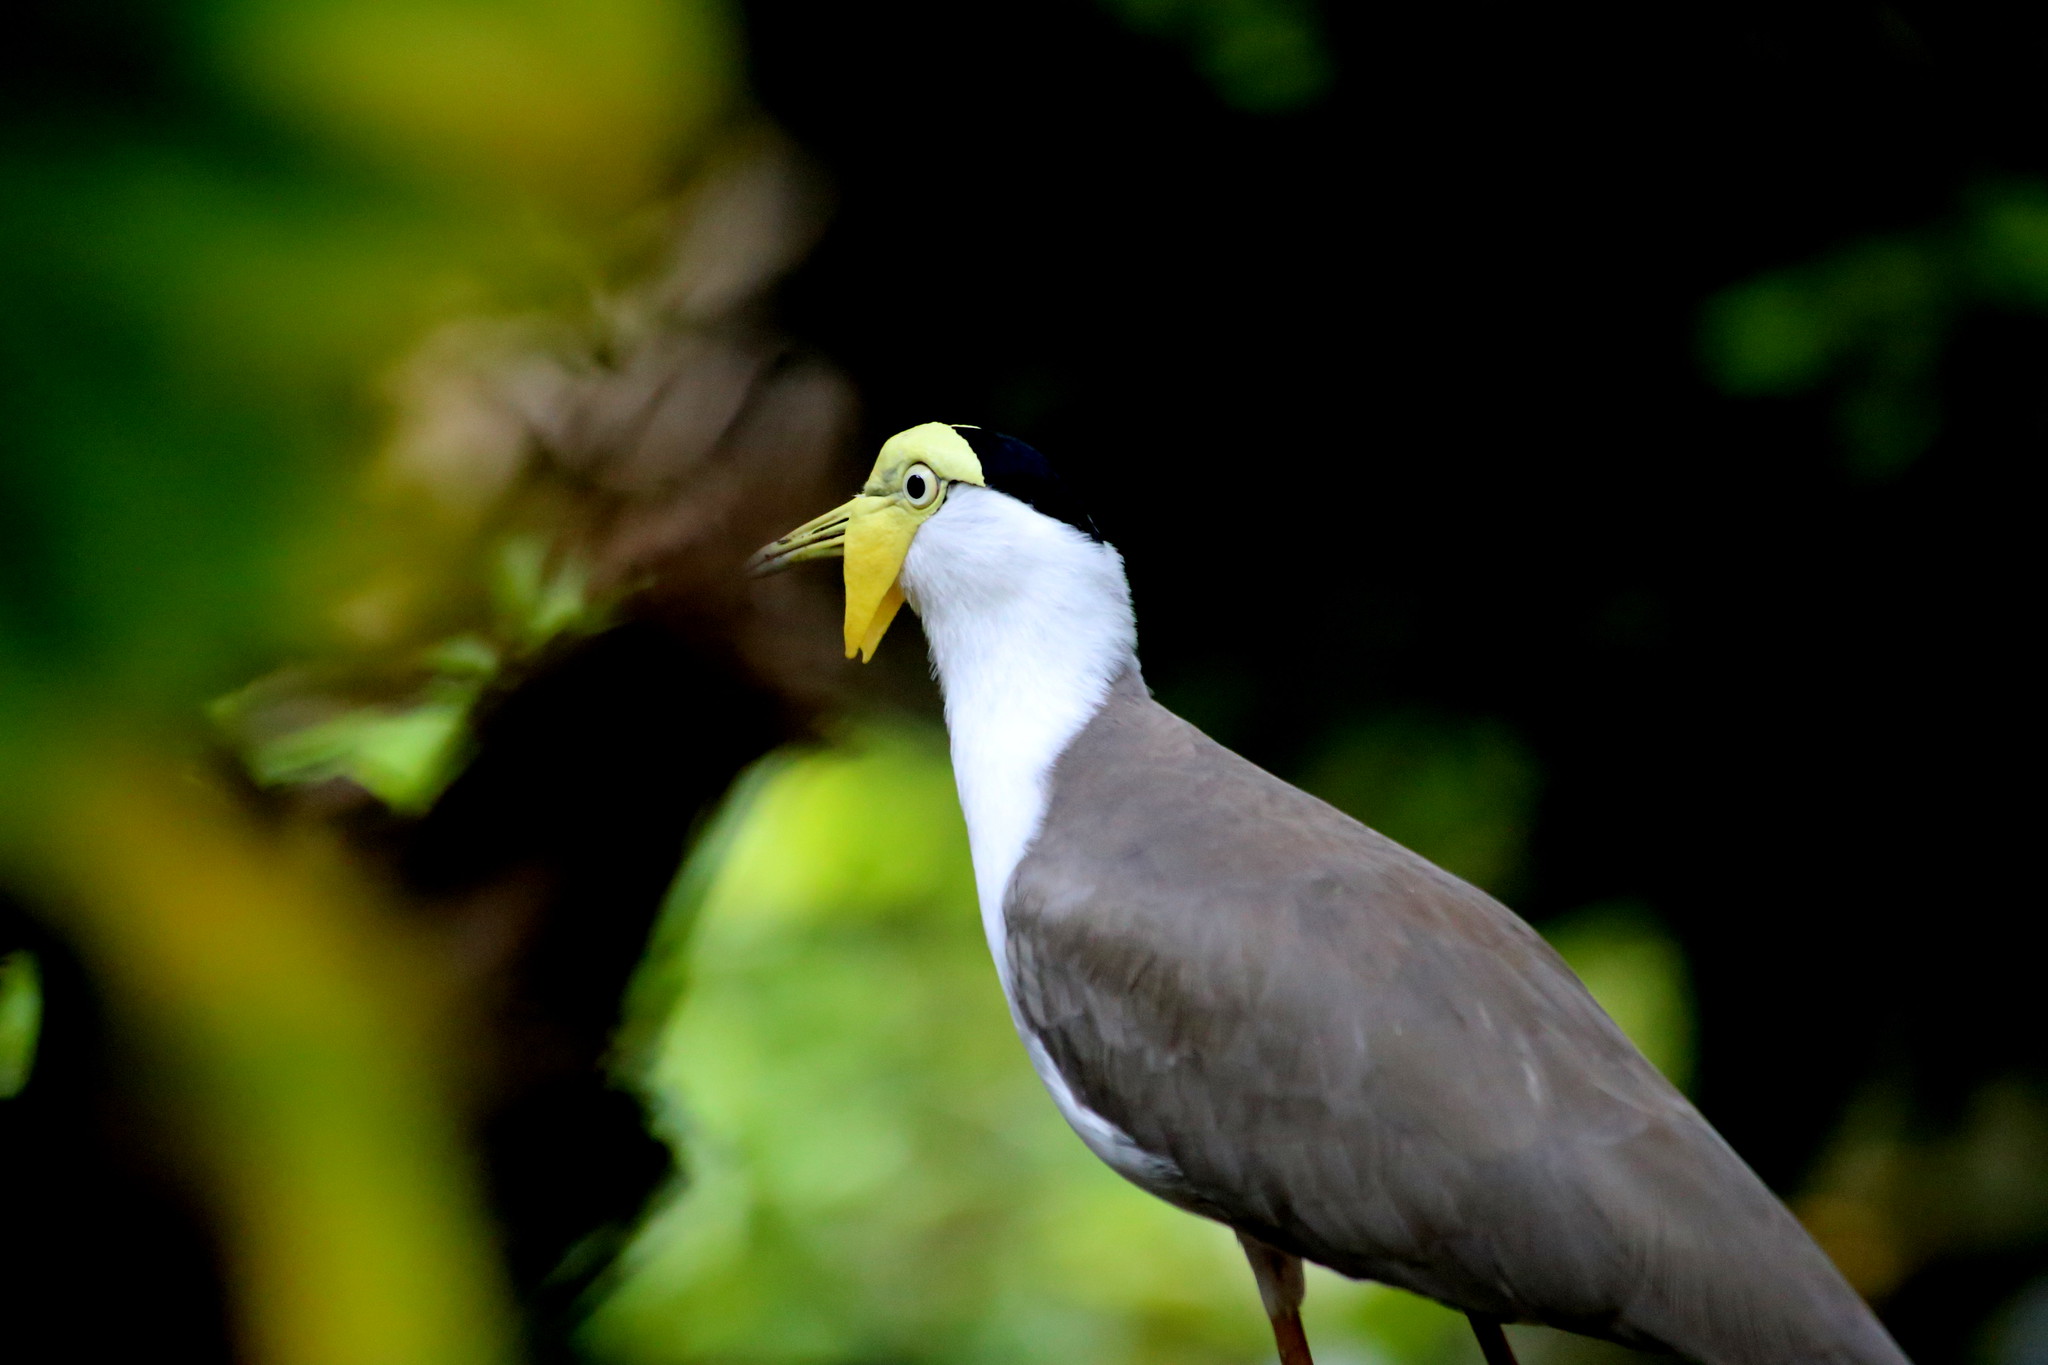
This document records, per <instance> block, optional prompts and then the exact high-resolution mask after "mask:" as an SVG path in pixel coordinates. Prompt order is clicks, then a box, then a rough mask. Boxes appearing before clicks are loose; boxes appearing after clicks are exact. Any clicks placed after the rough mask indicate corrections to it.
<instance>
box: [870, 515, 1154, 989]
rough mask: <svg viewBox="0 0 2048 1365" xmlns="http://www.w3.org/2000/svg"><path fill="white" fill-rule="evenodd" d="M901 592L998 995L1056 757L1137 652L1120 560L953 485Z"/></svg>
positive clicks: (1075, 534)
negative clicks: (1019, 883)
mask: <svg viewBox="0 0 2048 1365" xmlns="http://www.w3.org/2000/svg"><path fill="white" fill-rule="evenodd" d="M903 591H904V596H905V597H906V598H907V599H908V600H909V603H910V605H911V607H912V608H914V609H915V610H916V612H917V614H918V616H919V617H920V618H921V619H922V621H923V624H924V633H925V638H926V639H928V640H929V641H930V642H931V650H932V670H933V672H934V673H936V674H937V675H938V679H939V687H940V689H941V690H942V691H943V692H944V693H945V698H946V730H947V733H948V734H949V735H950V736H951V738H952V745H953V780H954V782H955V783H956V784H957V785H958V787H959V789H960V809H961V812H962V813H963V814H964V815H965V816H966V817H967V838H968V843H969V845H970V846H971V847H972V849H973V852H974V882H975V889H976V891H977V892H978V893H979V894H980V897H981V921H982V927H983V928H984V929H985V930H986V931H987V933H988V940H989V949H990V951H991V952H992V953H994V954H995V959H996V971H997V973H998V974H999V975H1000V976H1001V977H1002V978H1003V989H1004V992H1005V993H1006V994H1007V993H1008V991H1009V987H1010V980H1009V954H1008V952H1007V950H1006V946H1005V937H1004V933H1003V896H1004V893H1005V892H1006V891H1007V890H1008V887H1009V883H1010V874H1011V873H1012V872H1014V871H1015V870H1016V867H1017V863H1018V862H1019V861H1020V860H1021V859H1022V858H1023V856H1024V851H1025V849H1027V848H1028V847H1029V846H1030V844H1031V841H1032V839H1033V838H1035V837H1036V836H1037V834H1038V827H1039V824H1040V822H1041V821H1042V820H1043V819H1044V818H1045V803H1046V784H1047V780H1048V779H1049V777H1050V776H1051V773H1052V765H1053V762H1054V761H1055V760H1056V759H1058V758H1059V756H1060V753H1061V752H1062V751H1063V750H1064V749H1065V748H1066V747H1067V745H1068V744H1069V743H1070V742H1071V741H1072V740H1073V738H1074V736H1075V735H1076V734H1078V733H1080V730H1081V727H1082V726H1084V725H1086V724H1087V723H1088V721H1089V719H1090V718H1091V717H1093V716H1094V714H1095V713H1096V712H1097V711H1098V710H1100V709H1101V707H1102V703H1103V700H1104V699H1105V698H1106V697H1107V696H1108V694H1109V685H1110V684H1111V683H1112V682H1114V681H1115V680H1116V677H1117V675H1118V674H1120V673H1122V672H1123V670H1124V669H1125V668H1127V667H1129V666H1131V665H1132V664H1133V663H1134V662H1135V660H1136V657H1137V626H1136V624H1135V622H1134V621H1133V619H1132V615H1131V590H1130V586H1129V584H1128V583H1127V582H1126V581H1125V579H1124V563H1123V556H1121V555H1119V554H1118V553H1117V552H1116V551H1115V550H1114V549H1113V548H1111V547H1110V546H1108V545H1104V544H1101V543H1099V542H1096V541H1092V540H1090V539H1089V538H1088V537H1086V536H1084V535H1082V534H1081V533H1080V532H1079V531H1076V530H1075V529H1074V528H1073V527H1071V526H1068V525H1066V524H1065V523H1063V522H1059V521H1055V520H1053V519H1052V518H1051V517H1048V516H1045V515H1044V514H1042V513H1040V512H1038V511H1036V510H1034V509H1032V508H1031V507H1029V506H1027V505H1025V504H1024V503H1021V502H1019V501H1017V500H1016V499H1014V498H1011V497H1007V496H1005V495H1004V494H1001V493H994V492H990V491H989V490H987V489H983V488H977V487H975V486H974V485H972V484H956V485H954V486H953V488H952V489H951V490H950V491H949V492H948V493H947V495H946V503H945V506H943V507H941V508H940V509H939V511H938V512H937V513H936V514H935V515H933V517H932V518H931V520H929V521H927V522H926V523H925V524H924V526H923V527H921V528H920V529H919V530H918V533H917V538H916V539H915V540H914V541H912V542H911V545H910V554H909V557H908V558H906V559H905V560H904V563H903Z"/></svg>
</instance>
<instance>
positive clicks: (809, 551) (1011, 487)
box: [748, 422, 1101, 662]
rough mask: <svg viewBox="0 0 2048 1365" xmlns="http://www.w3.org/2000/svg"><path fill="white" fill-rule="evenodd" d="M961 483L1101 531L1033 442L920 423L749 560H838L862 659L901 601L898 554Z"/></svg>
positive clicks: (849, 631) (852, 649)
mask: <svg viewBox="0 0 2048 1365" xmlns="http://www.w3.org/2000/svg"><path fill="white" fill-rule="evenodd" d="M962 484H966V485H971V486H973V487H975V488H982V489H988V490H990V491H993V492H996V493H1000V494H1006V495H1009V496H1012V497H1015V498H1017V499H1018V500H1020V501H1022V502H1025V503H1027V504H1029V505H1031V506H1033V507H1034V508H1036V509H1038V510H1040V511H1042V512H1046V513H1047V514H1049V515H1051V516H1052V517H1053V518H1055V519H1056V520H1059V521H1063V522H1065V523H1066V524H1067V525H1069V526H1072V527H1074V528H1075V529H1076V530H1078V531H1080V532H1081V533H1082V534H1084V535H1086V536H1087V537H1088V538H1089V539H1091V540H1100V539H1101V537H1100V536H1099V535H1098V534H1097V532H1096V530H1095V527H1094V524H1093V523H1092V522H1090V521H1089V520H1088V518H1087V516H1086V515H1085V514H1084V513H1081V512H1080V511H1079V509H1078V507H1074V506H1070V505H1069V500H1068V497H1067V495H1066V493H1065V490H1064V489H1063V487H1062V486H1061V485H1060V484H1059V482H1058V480H1057V479H1055V478H1054V477H1053V475H1052V471H1051V469H1050V468H1049V467H1048V466H1047V464H1046V462H1045V458H1044V457H1043V456H1041V455H1040V454H1039V453H1038V452H1037V451H1035V450H1033V449H1032V448H1031V447H1030V446H1027V445H1025V444H1024V443H1023V442H1021V441H1018V440H1016V439H1014V438H1012V437H1008V436H1002V435H999V434H997V433H995V432H992V431H987V430H984V429H982V428H980V427H956V426H949V425H947V424H946V423H944V422H926V423H925V424H924V425H922V426H915V427H912V428H910V429H909V430H908V431H902V432H898V433H897V434H896V435H894V436H892V437H890V438H889V439H888V440H887V441H886V442H884V443H883V445H882V453H881V455H880V456H879V457H877V458H876V460H875V467H874V469H873V470H872V471H870V472H869V474H868V479H867V483H866V484H865V485H864V486H863V487H862V488H861V491H860V493H859V494H858V495H857V496H855V497H854V498H852V499H851V500H849V501H847V502H845V503H842V504H841V505H839V506H838V507H835V508H833V509H832V510H831V511H829V512H827V513H825V514H824V515H823V516H821V517H816V518H814V519H812V520H810V521H807V522H805V523H804V524H803V525H802V526H799V527H797V528H796V529H795V530H794V531H791V532H790V533H789V534H788V535H786V536H784V537H782V539H780V540H778V541H775V542H774V543H773V544H770V545H764V546H763V547H761V549H760V550H759V551H757V552H756V553H755V555H754V557H753V559H752V560H750V561H749V563H748V567H749V568H750V569H751V570H752V572H753V573H755V574H756V575H765V574H772V573H778V572H780V571H781V570H783V569H786V568H788V567H789V566H790V565H792V564H801V563H803V562H804V561H805V560H809V559H835V558H843V559H844V560H845V561H846V569H845V575H846V657H847V658H849V659H851V658H852V657H853V656H854V655H856V654H858V655H860V657H861V659H862V661H863V662H865V661H866V660H868V659H870V658H872V657H874V653H875V647H876V646H877V645H879V644H880V643H881V641H882V635H883V633H884V632H886V631H887V630H888V629H889V623H890V622H891V621H893V620H895V619H896V612H897V611H898V609H900V608H901V607H902V605H903V583H902V573H903V561H904V559H905V558H907V557H908V556H909V554H910V546H911V542H912V541H913V540H915V539H916V538H917V533H918V531H919V530H920V529H921V528H922V527H924V525H925V524H926V523H927V522H929V521H930V520H931V519H932V518H933V517H935V516H938V515H939V514H940V513H941V512H942V511H944V509H945V507H946V502H947V497H948V495H949V494H950V493H951V492H952V490H953V489H954V488H956V487H957V486H959V485H962Z"/></svg>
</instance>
